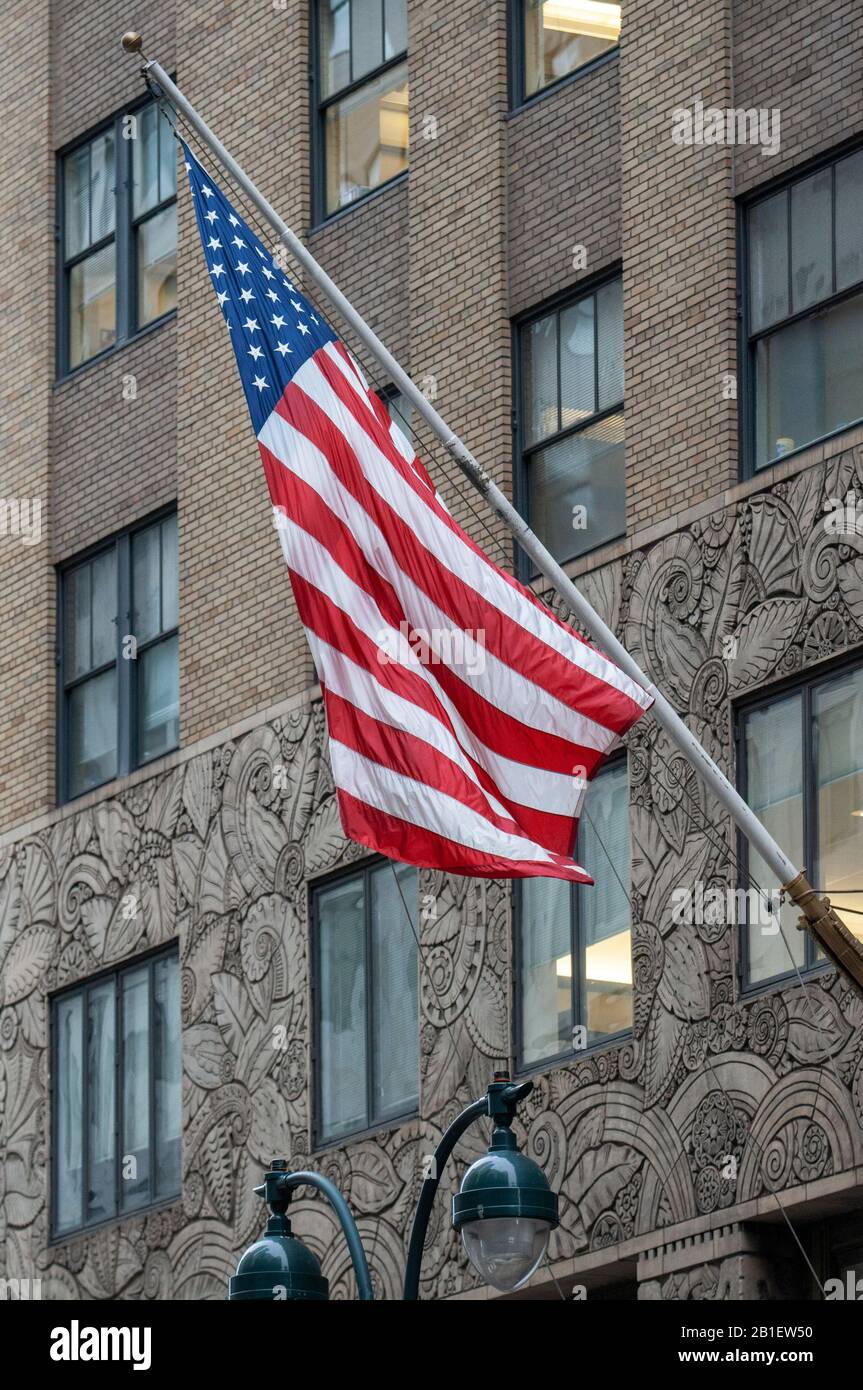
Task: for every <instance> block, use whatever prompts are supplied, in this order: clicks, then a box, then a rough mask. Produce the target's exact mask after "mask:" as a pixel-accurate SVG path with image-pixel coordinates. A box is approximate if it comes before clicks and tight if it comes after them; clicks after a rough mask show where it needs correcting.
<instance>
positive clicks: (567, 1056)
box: [512, 747, 632, 1076]
mask: <svg viewBox="0 0 863 1390" xmlns="http://www.w3.org/2000/svg"><path fill="white" fill-rule="evenodd" d="M621 766H625V767H626V768H627V770H628V768H629V758H628V754H627V750H626V748H625V747H624V748H621V749H618V750H617V751H615V752H614V753H612V755H611V756H610V757H609V758H607V759H606V760H605V762H604V763H603V764H602V766H601V768H600V769H599V772H598V773H597V774H596V777H601V776H602V774H603V773H604V772H606V771H611V770H613V769H615V768H619V767H621ZM596 777H595V778H594V779H593V780H594V781H596ZM627 783H628V785H629V782H628V778H627ZM629 791H630V797H629V800H628V805H629V806H630V807H631V805H632V798H631V786H629ZM631 841H632V829H631V827H630V848H631ZM576 850H577V845H576ZM523 885H524V880H523V879H520V878H518V879H514V880H513V885H512V888H513V896H512V922H513V931H512V953H513V972H512V978H513V1010H512V1016H513V1030H512V1031H513V1053H514V1062H515V1075H516V1076H534V1075H536V1074H537V1073H540V1072H546V1071H551V1070H553V1068H555V1067H559V1066H562V1065H565V1064H566V1063H568V1062H571V1061H572V1060H573V1058H576V1059H578V1058H582V1057H592V1056H595V1055H596V1053H598V1052H602V1051H604V1050H605V1049H606V1048H611V1047H617V1046H619V1045H620V1043H621V1042H625V1041H626V1040H627V1039H628V1038H631V1037H632V1028H631V1027H629V1028H622V1029H621V1030H620V1031H619V1032H617V1033H606V1034H604V1035H603V1036H602V1037H601V1038H596V1039H595V1040H594V1041H593V1042H588V1043H587V1045H586V1046H585V1047H580V1048H574V1047H572V1046H571V1045H570V1046H569V1047H565V1048H563V1049H562V1050H561V1051H560V1052H557V1053H555V1054H554V1055H553V1056H552V1055H549V1056H548V1057H542V1058H540V1059H539V1060H538V1061H536V1062H525V1061H524V1050H523V1044H524V1020H523V1002H522V1001H523V996H522V990H521V978H522V951H523V946H522V932H521V928H522V921H521V914H522V888H523ZM578 889H579V885H578V884H577V883H571V884H570V885H569V892H570V911H569V941H570V953H571V957H572V984H571V988H570V997H571V1000H572V1017H573V1019H574V1018H575V1017H576V1003H578V1005H579V1008H580V1010H581V1013H582V1015H583V1016H586V1010H585V1009H584V1008H583V1001H584V998H585V994H584V979H585V976H584V960H583V959H582V957H583V943H582V941H581V925H580V921H579V909H578V903H579V897H578ZM631 893H632V880H631V871H630V896H629V899H628V901H629V903H630V931H632V905H631V904H632V897H631Z"/></svg>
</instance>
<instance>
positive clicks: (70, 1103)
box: [54, 994, 84, 1234]
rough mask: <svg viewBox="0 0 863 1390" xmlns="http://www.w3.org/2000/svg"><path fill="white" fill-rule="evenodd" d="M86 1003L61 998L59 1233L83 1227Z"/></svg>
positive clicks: (58, 1017)
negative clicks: (84, 1026)
mask: <svg viewBox="0 0 863 1390" xmlns="http://www.w3.org/2000/svg"><path fill="white" fill-rule="evenodd" d="M83 1009H84V1001H83V997H82V995H80V994H73V995H72V996H69V995H67V996H66V997H65V998H62V999H58V1001H57V1011H56V1015H55V1020H56V1028H57V1044H56V1045H57V1077H56V1082H55V1092H54V1115H55V1124H56V1138H55V1141H54V1160H55V1162H56V1163H57V1165H58V1168H57V1182H56V1184H55V1191H56V1194H57V1206H56V1210H55V1213H54V1228H55V1230H56V1231H57V1232H58V1234H59V1233H60V1232H62V1231H67V1230H70V1229H71V1228H72V1227H75V1226H80V1225H81V1222H82V1220H83V1206H82V1198H83V1192H84V1173H83V1163H84V1138H83V1125H82V1113H81V1112H82V1106H83V1101H84V1047H83V1044H84V1029H83Z"/></svg>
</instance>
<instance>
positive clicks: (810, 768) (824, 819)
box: [739, 666, 863, 985]
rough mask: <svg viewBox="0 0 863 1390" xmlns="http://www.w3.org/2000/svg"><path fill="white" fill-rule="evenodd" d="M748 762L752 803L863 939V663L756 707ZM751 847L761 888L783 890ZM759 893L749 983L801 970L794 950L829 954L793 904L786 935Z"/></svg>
mask: <svg viewBox="0 0 863 1390" xmlns="http://www.w3.org/2000/svg"><path fill="white" fill-rule="evenodd" d="M739 759H740V762H739V767H740V780H741V783H742V787H743V793H744V795H745V796H746V799H747V801H748V802H749V805H750V806H751V807H752V809H753V810H754V811H755V813H756V815H757V816H758V817H759V818H760V819H761V820H762V821H763V822H764V824H765V825H766V826H767V829H768V830H769V831H770V834H771V835H773V836H774V838H775V839H776V840H777V841H778V842H779V844H781V846H782V848H783V849H784V850H785V852H786V853H787V854H788V855H789V857H790V858H791V859H792V860H793V861H794V862H795V863H796V864H805V865H806V866H807V868H808V870H809V878H810V881H811V882H812V883H813V884H814V885H815V887H816V888H818V889H820V890H822V891H824V892H826V893H827V894H828V895H829V897H830V901H831V902H832V903H833V906H834V907H835V908H836V909H837V910H838V912H839V914H840V916H841V917H842V920H843V922H844V923H845V925H846V927H847V928H848V930H849V931H850V932H853V933H854V935H855V936H857V937H863V929H861V923H863V918H860V917H858V916H855V915H854V911H857V910H859V909H860V908H863V894H857V893H852V892H851V890H852V889H858V888H863V666H858V667H856V668H853V669H850V670H846V671H843V672H841V673H840V674H839V675H834V676H830V677H829V678H823V677H822V678H821V679H819V680H810V681H807V682H805V683H803V684H801V685H798V686H796V687H795V689H793V690H792V691H790V692H789V693H787V694H784V695H778V696H774V697H772V698H770V699H768V700H765V701H763V702H760V703H759V704H757V705H755V706H752V707H751V708H749V709H748V710H746V711H745V712H744V713H743V716H742V719H741V721H740V747H739ZM741 849H742V859H743V863H744V867H746V868H748V870H749V873H751V874H752V877H753V878H754V879H755V881H756V883H757V884H758V885H759V887H760V888H764V889H769V890H776V889H777V888H778V887H779V884H778V883H777V882H776V879H775V877H774V876H773V875H771V873H770V871H769V870H768V868H767V866H766V865H765V863H764V861H763V860H762V859H761V857H760V855H759V854H757V852H756V851H755V850H754V849H752V847H751V846H749V845H748V844H747V843H746V842H745V841H744V842H743V843H742V846H741ZM745 885H748V879H745V880H744V886H745ZM753 896H754V894H750V903H749V911H748V913H747V915H746V922H745V923H744V925H743V926H742V927H741V933H742V936H743V964H744V974H745V977H746V980H747V983H749V984H751V985H757V984H761V983H763V982H764V981H765V980H771V979H774V978H776V977H778V976H782V975H788V974H789V973H791V972H792V971H793V969H794V965H792V961H791V958H790V956H789V949H788V948H789V947H790V948H791V952H792V953H793V958H794V964H796V965H797V966H798V967H799V968H801V969H802V968H804V967H808V966H812V965H814V964H815V963H816V961H817V960H819V959H823V956H821V954H820V952H819V951H818V948H817V946H816V944H815V942H814V940H813V938H812V936H811V935H810V933H809V932H801V931H798V930H797V917H798V913H797V911H796V909H795V908H793V906H790V905H787V904H786V905H785V906H784V907H783V908H782V912H781V926H782V930H781V931H780V930H779V924H777V923H776V922H775V920H771V918H770V915H769V913H766V912H765V913H763V914H761V913H759V914H756V913H754V912H753V910H752V897H753ZM843 909H848V910H849V911H843ZM852 910H853V911H852ZM783 934H784V937H785V940H783ZM785 941H787V942H788V946H786V944H785Z"/></svg>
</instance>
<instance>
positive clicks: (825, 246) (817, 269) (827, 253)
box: [791, 169, 833, 314]
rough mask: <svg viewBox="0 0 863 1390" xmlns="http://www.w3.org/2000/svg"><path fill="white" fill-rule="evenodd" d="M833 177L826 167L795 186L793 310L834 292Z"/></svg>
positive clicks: (792, 213) (792, 215) (793, 200)
mask: <svg viewBox="0 0 863 1390" xmlns="http://www.w3.org/2000/svg"><path fill="white" fill-rule="evenodd" d="M832 196H833V178H832V174H831V171H830V169H822V171H821V172H820V173H818V174H813V175H812V177H811V178H808V179H800V180H799V181H798V182H797V183H795V184H794V185H793V186H792V188H791V312H792V313H794V314H796V313H799V311H800V310H801V309H808V307H809V305H810V304H816V303H817V302H818V301H819V300H821V299H827V298H829V296H830V295H831V294H832V293H833V246H832V242H833V218H832V212H831V201H832Z"/></svg>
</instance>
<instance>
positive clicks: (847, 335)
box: [755, 295, 863, 468]
mask: <svg viewBox="0 0 863 1390" xmlns="http://www.w3.org/2000/svg"><path fill="white" fill-rule="evenodd" d="M861 417H863V295H855V296H854V297H853V298H852V299H846V300H844V301H843V302H842V303H841V304H835V305H833V307H832V308H830V309H826V310H823V311H821V312H820V313H815V314H812V315H810V316H809V317H808V318H805V319H802V320H801V321H800V322H799V323H793V324H789V325H788V326H787V327H786V328H781V329H779V330H777V332H776V333H772V334H771V335H770V336H769V337H767V338H762V339H761V340H760V341H759V343H758V345H757V349H756V355H755V427H756V466H757V467H759V468H760V467H763V466H764V465H765V464H767V463H769V462H770V461H771V460H772V459H774V458H776V457H780V456H782V455H783V454H786V453H789V452H790V451H791V450H792V449H795V448H800V447H801V446H802V445H804V444H809V443H811V442H812V441H813V440H815V439H820V438H821V437H822V436H823V435H825V434H829V433H830V432H831V431H833V430H837V429H841V428H842V427H843V426H844V425H850V424H853V423H854V422H855V421H856V420H859V419H860V418H861Z"/></svg>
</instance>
